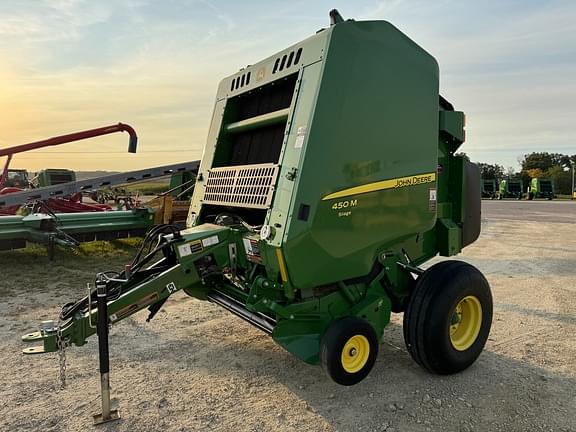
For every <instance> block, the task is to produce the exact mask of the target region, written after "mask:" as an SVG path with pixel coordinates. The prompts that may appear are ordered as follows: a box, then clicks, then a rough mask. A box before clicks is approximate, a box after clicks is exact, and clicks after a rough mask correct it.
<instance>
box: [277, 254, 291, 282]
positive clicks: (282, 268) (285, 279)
mask: <svg viewBox="0 0 576 432" xmlns="http://www.w3.org/2000/svg"><path fill="white" fill-rule="evenodd" d="M276 259H277V260H278V267H279V268H280V277H281V278H282V282H284V283H286V282H288V272H287V271H286V263H285V262H284V256H283V255H282V249H276Z"/></svg>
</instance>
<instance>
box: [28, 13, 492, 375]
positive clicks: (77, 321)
mask: <svg viewBox="0 0 576 432" xmlns="http://www.w3.org/2000/svg"><path fill="white" fill-rule="evenodd" d="M464 136H465V134H464V114H463V113H462V112H461V111H456V110H454V108H453V106H452V105H451V104H450V103H449V102H448V101H447V100H446V99H444V98H443V97H441V96H439V93H438V65H437V63H436V61H435V60H434V58H433V57H432V56H431V55H430V54H428V53H427V52H426V51H424V50H423V49H422V48H421V47H419V46H418V45H417V44H416V43H414V42H413V41H412V40H410V39H409V38H408V37H407V36H406V35H404V34H403V33H402V32H400V31H399V30H398V29H397V28H395V27H394V26H393V25H391V24H390V23H388V22H385V21H366V22H356V21H352V20H349V21H343V20H342V19H341V17H340V16H339V15H338V14H337V12H335V13H333V14H332V24H331V26H330V27H329V28H326V29H323V30H322V31H320V32H317V33H316V34H315V35H313V36H311V37H309V38H307V39H305V40H303V41H301V42H299V43H297V44H295V45H292V46H290V47H288V48H286V49H284V50H282V51H279V52H277V53H276V54H274V55H272V56H270V57H268V58H266V59H264V60H262V61H259V62H255V63H253V64H252V65H250V66H247V67H246V68H244V69H241V70H240V71H239V72H237V73H235V74H233V75H231V76H228V77H226V78H224V79H223V80H222V81H221V82H220V85H219V86H218V91H217V96H216V103H215V107H214V113H213V117H212V122H211V126H210V131H209V134H208V140H207V143H206V146H205V148H204V154H203V157H202V162H201V165H200V169H199V172H198V176H197V183H196V187H195V189H194V195H193V197H192V203H191V206H190V212H189V217H188V228H187V229H185V230H182V231H180V230H177V229H176V228H175V227H172V226H161V227H158V228H155V229H154V230H153V231H152V232H151V233H150V234H149V235H148V237H147V238H146V240H145V243H144V246H143V249H142V250H141V251H140V252H139V253H138V255H137V256H136V257H135V259H134V261H133V262H132V264H131V265H130V266H129V268H128V269H126V270H124V271H122V272H119V273H116V274H114V275H112V276H111V274H110V273H109V272H106V273H101V274H99V275H98V276H97V281H96V282H97V284H96V285H97V286H99V287H100V291H101V292H104V291H105V292H106V293H107V296H108V302H107V306H108V317H105V318H101V317H98V316H97V315H98V314H97V312H96V308H95V304H96V292H93V293H91V294H90V296H88V297H86V298H84V299H81V300H79V301H78V302H76V303H74V304H69V305H67V306H66V307H65V308H64V309H63V311H62V313H61V316H60V321H61V326H60V328H59V330H60V331H58V327H57V326H44V327H45V328H43V329H41V331H39V332H35V333H31V334H29V335H26V336H25V337H24V340H25V341H27V342H33V341H42V342H43V345H42V346H41V347H36V348H28V349H26V350H25V352H27V353H36V352H45V351H55V350H57V347H58V343H59V342H60V343H61V344H62V343H63V344H64V345H70V344H75V345H83V344H84V343H85V342H86V339H87V337H89V336H90V335H91V334H93V333H95V329H94V328H93V327H91V326H90V320H89V318H90V319H91V322H96V321H97V320H99V319H106V320H108V322H109V323H112V324H115V323H116V322H118V321H121V320H122V319H123V318H126V317H127V316H130V315H132V314H133V313H135V312H137V311H139V310H141V309H144V308H148V309H149V312H150V317H152V316H154V314H155V313H156V312H157V311H158V309H159V308H160V307H161V306H162V305H163V304H164V302H165V301H166V299H167V298H168V297H169V296H170V295H171V294H172V293H174V292H175V291H177V290H181V289H182V290H184V292H186V293H187V294H188V295H190V296H193V297H196V298H199V299H203V300H208V301H211V302H214V303H216V304H218V305H220V306H222V307H224V308H226V309H227V310H229V311H230V312H231V313H233V314H236V315H238V316H239V317H241V318H243V319H244V320H246V321H248V322H249V323H251V324H253V325H254V326H256V327H257V328H259V329H260V330H262V331H263V332H265V333H268V334H270V335H271V336H272V338H273V339H274V340H275V341H276V342H277V343H278V344H279V345H281V346H282V347H284V348H285V349H286V350H287V351H289V352H291V353H292V354H294V355H295V356H297V357H299V358H300V359H302V360H303V361H305V362H307V363H311V364H322V366H323V367H324V369H325V370H326V371H327V372H328V374H329V375H330V377H331V378H332V379H333V380H335V381H336V382H338V383H340V384H344V385H351V384H355V383H357V382H359V381H360V380H362V379H363V378H364V377H365V376H366V375H367V374H368V373H369V371H370V370H371V368H372V366H373V365H374V362H375V360H376V356H377V352H378V346H379V341H380V339H381V336H382V333H383V330H384V327H385V326H386V325H387V324H388V322H389V320H390V315H391V313H392V312H404V336H405V339H406V344H407V347H408V350H409V352H410V353H411V355H412V357H413V358H414V359H415V360H416V361H417V362H418V363H419V364H421V365H422V366H423V367H424V368H426V369H428V370H430V371H432V372H435V373H441V374H446V373H453V372H457V371H460V370H462V369H464V368H466V367H468V366H469V365H470V364H471V363H473V362H474V361H475V359H476V358H477V357H478V355H479V354H480V352H481V350H482V349H483V346H484V344H485V342H486V339H487V337H488V332H489V329H490V325H491V317H492V299H491V295H490V289H489V286H488V283H487V282H486V279H485V278H484V277H483V276H482V274H481V273H480V272H479V271H478V270H476V269H475V268H474V267H472V266H470V265H469V264H466V263H463V262H459V261H442V262H440V263H437V264H435V265H433V266H431V267H429V268H428V269H427V270H423V269H421V268H420V266H421V265H422V264H424V263H425V262H426V261H428V260H429V259H431V258H433V257H434V256H436V255H438V254H440V255H443V256H452V255H455V254H458V253H459V252H460V251H461V250H462V248H463V247H465V246H467V245H468V244H470V243H472V242H473V241H475V240H476V238H477V237H478V235H479V232H480V176H479V171H478V169H477V167H476V166H475V165H473V164H471V163H469V162H468V161H466V160H465V159H463V158H462V157H459V156H455V155H454V153H455V152H456V150H457V149H458V148H459V147H460V145H461V144H462V143H463V141H464ZM190 313H192V314H193V313H194V311H193V310H192V311H190Z"/></svg>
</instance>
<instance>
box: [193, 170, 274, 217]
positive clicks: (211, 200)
mask: <svg viewBox="0 0 576 432" xmlns="http://www.w3.org/2000/svg"><path fill="white" fill-rule="evenodd" d="M278 169H279V168H278V165H276V164H271V163H267V164H258V165H239V166H233V167H221V168H212V169H211V170H210V171H209V172H208V179H207V180H206V190H205V191H204V204H215V205H225V206H232V207H245V208H258V209H267V208H269V207H270V204H271V203H272V195H273V193H274V185H275V184H276V177H277V176H278Z"/></svg>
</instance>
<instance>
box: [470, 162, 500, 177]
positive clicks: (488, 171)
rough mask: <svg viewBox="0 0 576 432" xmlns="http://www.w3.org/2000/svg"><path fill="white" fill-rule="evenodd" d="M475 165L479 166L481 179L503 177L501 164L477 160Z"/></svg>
mask: <svg viewBox="0 0 576 432" xmlns="http://www.w3.org/2000/svg"><path fill="white" fill-rule="evenodd" d="M476 165H478V168H480V175H481V177H482V178H483V179H502V178H504V177H505V173H504V167H503V166H502V165H498V164H489V163H484V162H478V163H477V164H476Z"/></svg>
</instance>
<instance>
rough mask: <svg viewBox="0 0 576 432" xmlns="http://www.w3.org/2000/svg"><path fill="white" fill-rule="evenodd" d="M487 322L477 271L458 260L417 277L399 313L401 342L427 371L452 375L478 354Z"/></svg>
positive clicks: (487, 303) (483, 285) (485, 293)
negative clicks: (401, 325) (402, 328)
mask: <svg viewBox="0 0 576 432" xmlns="http://www.w3.org/2000/svg"><path fill="white" fill-rule="evenodd" d="M491 324H492V294H491V293H490V286H489V285H488V282H487V281H486V278H485V277H484V276H483V275H482V273H480V271H479V270H478V269H476V268H475V267H473V266H471V265H470V264H467V263H464V262H461V261H443V262H440V263H438V264H435V265H433V266H432V267H430V268H429V269H428V270H426V271H425V272H424V274H423V275H422V276H421V277H420V278H419V279H418V281H417V283H416V288H415V289H414V292H413V294H412V297H411V299H410V302H409V304H408V308H407V309H406V312H405V313H404V341H405V342H406V347H407V348H408V352H410V355H411V356H412V358H413V359H414V360H415V361H416V362H417V363H418V364H419V365H421V366H422V367H424V368H425V369H427V370H429V371H430V372H434V373H438V374H452V373H456V372H460V371H462V370H464V369H466V368H467V367H468V366H470V365H471V364H472V363H474V361H475V360H476V359H477V358H478V356H479V355H480V353H481V352H482V350H483V349H484V345H485V344H486V340H487V339H488V333H489V332H490V326H491Z"/></svg>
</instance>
